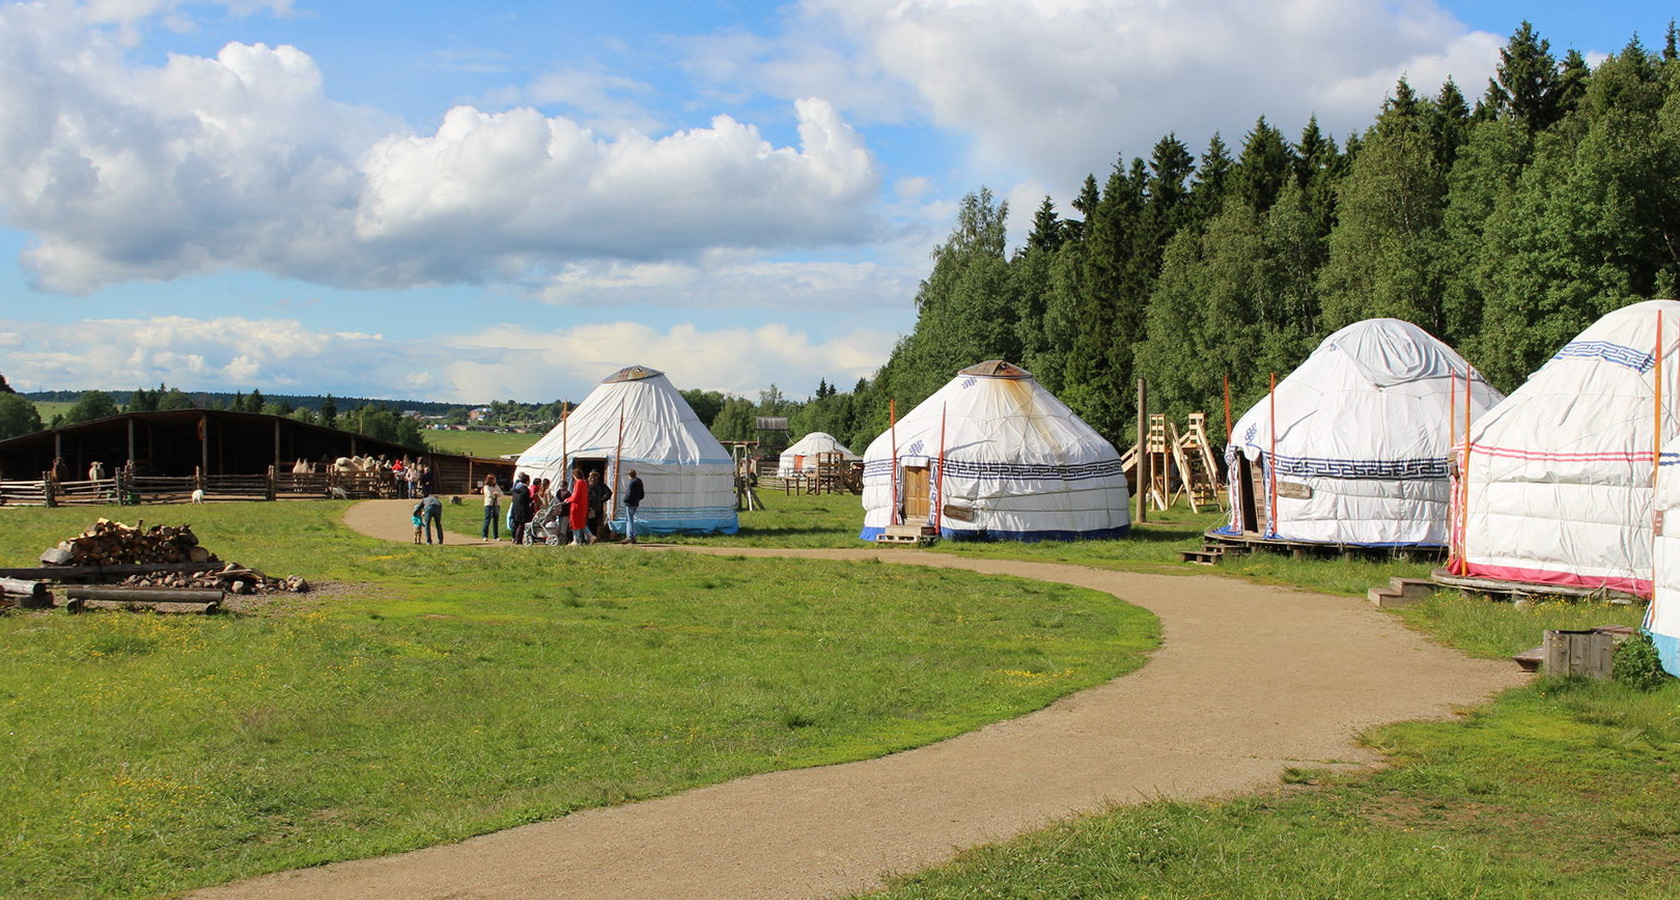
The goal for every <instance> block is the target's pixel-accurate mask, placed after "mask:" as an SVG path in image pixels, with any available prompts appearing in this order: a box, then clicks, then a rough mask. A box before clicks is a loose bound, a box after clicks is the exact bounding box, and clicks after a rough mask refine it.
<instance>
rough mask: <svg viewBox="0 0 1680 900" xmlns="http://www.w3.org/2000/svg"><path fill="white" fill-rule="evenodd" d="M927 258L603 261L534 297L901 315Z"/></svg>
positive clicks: (569, 272)
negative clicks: (903, 262)
mask: <svg viewBox="0 0 1680 900" xmlns="http://www.w3.org/2000/svg"><path fill="white" fill-rule="evenodd" d="M923 268H925V253H924V254H922V255H921V256H920V257H918V258H917V259H916V262H915V265H912V266H898V267H894V266H889V265H887V264H884V263H880V262H873V261H870V262H850V261H821V260H816V261H809V260H808V261H798V262H795V261H773V260H761V259H756V258H748V259H736V258H732V257H731V256H729V255H728V254H708V258H707V259H705V260H702V261H701V262H698V263H693V264H691V263H684V262H661V261H654V262H646V263H636V262H606V263H600V264H577V265H572V266H568V267H566V268H565V269H563V270H562V271H559V272H557V273H555V274H554V276H553V277H552V278H551V279H550V280H549V281H547V282H546V283H545V284H542V285H540V286H539V287H538V288H537V289H536V291H535V294H534V296H536V297H537V298H539V299H541V300H543V301H545V302H548V303H555V304H563V305H568V306H580V307H596V308H599V307H603V306H612V307H616V308H623V307H626V306H631V305H634V306H644V307H648V308H658V307H676V308H684V309H713V310H724V309H761V310H767V311H770V312H771V313H772V314H776V313H783V312H794V313H799V314H811V313H820V312H822V311H844V312H845V313H846V314H848V315H854V314H858V313H860V312H864V311H867V310H872V309H873V310H883V309H885V310H891V311H893V312H901V311H902V310H904V309H906V308H907V307H908V304H909V301H910V298H911V297H914V296H915V293H916V284H917V282H918V281H919V280H920V278H921V277H922V276H923V275H924V274H925V272H923V271H922V269H923Z"/></svg>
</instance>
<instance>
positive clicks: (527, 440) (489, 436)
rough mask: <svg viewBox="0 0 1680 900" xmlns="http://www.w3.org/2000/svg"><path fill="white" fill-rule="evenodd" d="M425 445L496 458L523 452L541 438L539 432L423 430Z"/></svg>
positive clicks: (469, 454)
mask: <svg viewBox="0 0 1680 900" xmlns="http://www.w3.org/2000/svg"><path fill="white" fill-rule="evenodd" d="M421 436H423V437H424V438H425V439H426V446H428V447H430V448H432V449H433V450H437V451H440V452H442V453H456V454H460V455H462V456H477V457H482V458H484V459H496V458H499V457H501V456H505V455H508V454H514V453H523V452H525V451H526V450H527V449H529V448H530V446H531V445H532V444H535V443H536V442H537V441H539V440H541V439H542V435H541V434H500V433H497V432H494V431H424V432H421Z"/></svg>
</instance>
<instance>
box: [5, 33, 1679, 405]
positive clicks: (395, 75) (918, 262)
mask: <svg viewBox="0 0 1680 900" xmlns="http://www.w3.org/2000/svg"><path fill="white" fill-rule="evenodd" d="M1673 15H1674V14H1673V13H1672V12H1671V11H1670V10H1669V9H1666V8H1665V6H1664V5H1661V4H1658V3H1655V2H1620V0H1602V2H1597V3H1590V4H1588V3H1580V2H1578V0H1576V2H1533V0H1531V2H1504V0H1496V2H1473V0H1415V2H1373V0H1016V2H986V0H805V2H795V3H773V2H757V0H692V2H683V3H674V2H666V3H660V2H642V0H617V2H613V3H600V2H594V0H592V2H587V3H574V2H553V0H547V2H535V0H530V2H504V0H481V2H478V3H473V4H455V3H440V2H434V0H403V2H387V0H357V2H354V3H350V2H326V0H227V2H183V0H79V2H78V0H35V2H29V3H15V2H6V0H0V375H4V376H5V377H6V379H7V380H8V381H9V382H10V383H11V384H12V386H13V387H14V388H16V389H18V390H20V391H38V390H80V389H101V390H113V391H126V390H132V389H134V388H137V387H147V388H150V387H155V386H157V385H158V384H168V385H170V386H172V387H180V388H182V389H184V390H187V391H241V392H249V391H251V390H253V389H256V390H260V391H262V392H263V393H264V394H267V395H275V394H302V395H309V394H324V393H332V394H334V395H336V396H340V397H381V398H390V399H414V400H431V401H444V402H452V403H463V404H465V403H483V402H488V401H490V400H518V401H521V402H534V403H547V402H550V401H554V400H560V399H570V400H574V401H575V400H580V399H582V398H583V397H584V396H585V395H587V394H588V392H589V391H590V389H591V388H592V387H593V386H594V385H595V384H596V383H598V382H599V381H600V380H601V379H602V378H604V377H606V376H607V375H609V374H611V373H612V372H614V371H616V370H617V369H619V368H622V367H623V366H626V365H632V364H638V365H646V366H651V367H653V368H656V369H660V370H662V371H664V372H666V373H667V374H668V375H669V376H670V378H671V380H672V382H673V383H674V384H676V386H677V387H679V388H682V389H690V388H698V389H702V390H717V391H723V392H726V393H732V394H739V395H742V396H747V397H752V398H755V399H756V397H757V392H758V391H761V390H764V389H767V388H769V387H770V386H771V385H772V384H774V385H775V386H777V387H778V388H779V389H780V390H781V391H782V392H783V393H784V394H785V395H787V396H789V397H792V398H795V399H803V398H805V397H808V396H811V395H812V394H814V393H815V391H816V388H817V386H818V384H819V382H820V381H827V382H828V383H830V384H835V385H838V386H839V387H841V388H842V389H849V388H850V387H851V386H852V385H853V384H855V383H856V381H857V379H859V378H861V377H867V376H869V375H870V374H872V373H873V372H874V371H875V370H876V369H877V368H878V367H879V366H880V365H881V364H882V363H884V362H885V361H886V359H887V357H888V355H889V354H890V353H891V351H892V347H893V345H894V342H895V341H897V340H898V339H899V337H900V336H902V335H904V334H906V333H908V332H909V331H910V330H911V329H912V328H913V327H914V325H915V308H914V298H915V294H916V288H917V284H918V283H919V282H920V280H921V279H922V278H924V277H925V276H926V275H927V274H928V270H929V267H930V265H931V261H930V254H931V252H932V250H933V248H934V247H935V246H937V245H938V244H939V243H940V242H941V241H943V240H944V239H945V238H946V237H947V236H948V235H949V233H950V231H951V228H952V226H953V225H954V223H955V215H956V209H957V206H958V204H959V203H960V201H961V199H962V197H963V196H964V195H965V194H967V193H970V192H973V191H975V190H978V189H979V188H980V187H982V186H984V187H987V188H990V189H991V191H992V192H993V193H994V194H995V195H997V196H998V197H1000V198H1003V199H1006V200H1007V201H1008V203H1009V212H1010V222H1011V235H1010V240H1011V245H1012V246H1019V245H1020V244H1021V243H1022V242H1023V241H1024V238H1025V233H1026V227H1027V226H1028V224H1029V223H1030V219H1031V216H1032V214H1033V212H1034V211H1035V210H1036V209H1037V208H1038V206H1039V204H1040V202H1041V201H1042V200H1043V199H1044V198H1046V197H1049V198H1050V199H1051V200H1052V202H1054V203H1055V204H1056V206H1057V208H1058V210H1059V211H1062V212H1067V211H1069V206H1068V201H1069V200H1070V199H1071V198H1072V197H1073V196H1074V195H1075V193H1076V192H1077V189H1078V187H1079V184H1080V183H1081V182H1082V181H1083V180H1084V178H1085V176H1086V175H1087V174H1095V175H1096V176H1097V177H1098V179H1099V180H1101V179H1103V178H1105V177H1106V175H1107V173H1108V172H1109V171H1110V170H1111V169H1112V167H1113V166H1114V165H1115V163H1116V162H1117V161H1125V160H1130V159H1131V158H1132V157H1133V156H1147V155H1148V153H1149V150H1150V148H1151V147H1152V146H1153V144H1154V143H1155V142H1156V141H1157V140H1158V139H1159V138H1160V137H1161V136H1163V135H1165V134H1168V133H1173V134H1176V135H1177V136H1178V137H1179V138H1180V139H1181V140H1183V141H1184V142H1185V143H1186V144H1187V145H1188V146H1190V147H1191V149H1192V151H1193V152H1196V153H1198V154H1199V153H1200V152H1201V150H1202V149H1204V148H1205V147H1206V146H1207V144H1208V141H1209V139H1210V138H1211V137H1212V136H1213V135H1214V134H1215V133H1218V134H1219V135H1220V136H1221V137H1222V138H1223V140H1224V141H1225V143H1226V144H1228V145H1231V146H1233V147H1240V146H1241V143H1242V140H1243V138H1244V136H1245V135H1246V134H1247V133H1248V132H1249V130H1250V129H1251V128H1252V127H1253V125H1254V124H1255V122H1256V120H1257V119H1258V118H1259V117H1261V116H1265V117H1266V119H1267V121H1268V122H1270V123H1271V124H1273V125H1274V126H1276V127H1278V128H1280V129H1281V130H1282V131H1283V132H1284V133H1285V134H1287V135H1295V134H1298V133H1299V132H1300V129H1301V127H1302V126H1304V125H1305V124H1306V122H1307V121H1308V118H1309V117H1312V116H1316V117H1317V119H1318V121H1319V123H1320V125H1321V127H1322V128H1324V129H1325V130H1326V131H1328V132H1329V133H1331V134H1332V136H1334V137H1335V138H1336V140H1337V141H1338V142H1342V141H1343V140H1344V139H1345V138H1346V136H1347V135H1348V134H1350V133H1356V132H1359V131H1361V130H1363V129H1364V128H1365V127H1367V126H1368V125H1369V124H1370V122H1371V118H1372V116H1373V115H1374V114H1375V113H1376V112H1377V111H1378V109H1379V108H1380V105H1381V103H1382V101H1383V99H1384V97H1385V96H1387V95H1388V94H1389V93H1390V91H1391V90H1392V89H1393V87H1394V85H1395V83H1396V82H1397V81H1398V79H1400V78H1401V77H1405V78H1407V79H1408V80H1409V82H1410V83H1411V84H1412V85H1413V87H1414V88H1416V89H1417V90H1419V92H1421V93H1427V94H1430V95H1433V94H1434V93H1435V91H1436V90H1438V89H1439V87H1440V85H1441V84H1442V83H1443V82H1444V81H1445V80H1446V79H1447V78H1449V77H1450V78H1452V79H1453V80H1455V81H1456V82H1457V83H1458V84H1459V85H1460V86H1461V88H1462V89H1463V90H1464V92H1465V94H1466V95H1468V96H1469V97H1470V98H1471V99H1472V100H1473V99H1474V98H1475V97H1477V96H1479V95H1480V94H1481V91H1482V88H1483V86H1484V85H1485V84H1486V82H1487V79H1488V77H1489V76H1490V75H1491V74H1492V73H1493V68H1494V66H1495V65H1496V64H1497V62H1498V51H1499V48H1500V47H1502V46H1503V45H1504V44H1505V42H1506V40H1507V39H1508V38H1509V36H1510V35H1511V33H1512V32H1513V31H1514V30H1516V28H1517V27H1518V25H1519V23H1520V22H1522V21H1523V20H1524V19H1527V20H1528V21H1530V22H1532V23H1533V24H1534V26H1535V28H1536V30H1537V31H1538V33H1539V34H1540V35H1541V36H1542V37H1543V38H1546V39H1547V40H1548V41H1550V43H1551V47H1552V50H1553V52H1554V53H1555V54H1556V55H1557V56H1559V57H1561V56H1562V55H1563V54H1564V53H1565V52H1566V51H1567V50H1568V49H1571V48H1573V49H1577V50H1580V51H1581V52H1582V53H1583V54H1585V55H1586V57H1587V59H1588V60H1589V62H1591V61H1596V60H1598V59H1601V58H1603V56H1604V55H1606V54H1609V53H1614V52H1617V51H1619V50H1620V49H1622V48H1623V47H1624V46H1626V45H1627V43H1628V41H1629V40H1630V39H1631V38H1632V37H1634V36H1635V35H1636V34H1637V35H1638V37H1639V38H1640V39H1641V41H1642V42H1643V43H1644V45H1645V46H1646V47H1648V48H1660V47H1661V46H1662V43H1663V39H1664V35H1665V33H1666V29H1667V27H1668V23H1669V20H1670V18H1671V17H1672V16H1673Z"/></svg>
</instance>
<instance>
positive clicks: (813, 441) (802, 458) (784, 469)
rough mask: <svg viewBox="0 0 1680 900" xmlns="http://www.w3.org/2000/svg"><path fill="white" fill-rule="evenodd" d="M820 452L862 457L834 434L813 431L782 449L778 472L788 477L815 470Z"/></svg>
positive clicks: (846, 456)
mask: <svg viewBox="0 0 1680 900" xmlns="http://www.w3.org/2000/svg"><path fill="white" fill-rule="evenodd" d="M819 453H838V454H840V457H841V458H842V459H859V458H860V457H859V456H858V455H857V454H856V453H853V452H852V451H850V450H848V449H846V445H845V444H842V443H840V439H839V438H836V437H835V436H834V435H832V434H829V433H828V432H825V431H813V432H811V433H810V434H807V435H805V436H804V437H802V438H800V439H799V440H797V441H794V443H793V446H791V447H789V448H787V449H786V450H783V451H782V455H781V458H780V459H778V460H776V474H777V475H779V476H781V477H782V478H787V477H788V476H790V475H792V474H794V473H795V472H815V471H816V470H817V454H819Z"/></svg>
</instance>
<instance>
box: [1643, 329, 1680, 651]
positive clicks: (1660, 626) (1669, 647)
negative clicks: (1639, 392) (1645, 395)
mask: <svg viewBox="0 0 1680 900" xmlns="http://www.w3.org/2000/svg"><path fill="white" fill-rule="evenodd" d="M1663 318H1664V322H1663V331H1664V332H1667V331H1668V330H1669V325H1668V322H1667V318H1668V317H1667V316H1666V315H1665V316H1664V317H1663ZM1669 384H1673V382H1669ZM1677 399H1680V398H1677ZM1663 405H1664V406H1668V405H1669V403H1668V397H1667V394H1666V392H1665V394H1664V397H1663ZM1663 446H1665V447H1667V446H1676V447H1680V434H1677V433H1675V432H1672V431H1670V432H1669V433H1668V434H1667V435H1665V436H1664V438H1663ZM1673 459H1674V457H1673V456H1672V455H1671V454H1670V453H1668V452H1667V451H1664V452H1663V462H1664V463H1665V467H1664V468H1663V469H1662V472H1661V473H1660V474H1659V475H1658V477H1657V489H1656V507H1657V510H1658V516H1659V517H1660V518H1659V519H1658V520H1657V521H1658V522H1660V523H1661V527H1660V528H1659V529H1657V534H1656V541H1655V544H1654V546H1653V549H1652V554H1653V556H1652V567H1651V570H1652V571H1651V606H1650V608H1649V609H1647V610H1646V613H1645V632H1646V633H1647V634H1649V635H1650V636H1651V642H1652V643H1654V644H1655V645H1656V647H1657V656H1658V657H1660V658H1661V659H1662V666H1663V668H1664V669H1666V670H1667V671H1668V674H1670V675H1676V676H1680V471H1676V469H1675V468H1673V467H1668V466H1667V465H1666V464H1667V463H1669V462H1670V461H1671V460H1673Z"/></svg>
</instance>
